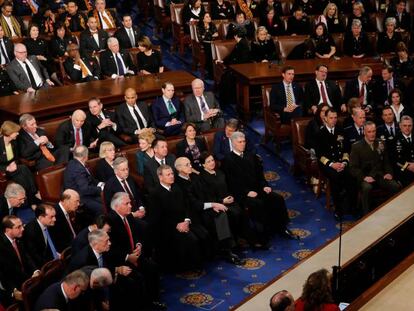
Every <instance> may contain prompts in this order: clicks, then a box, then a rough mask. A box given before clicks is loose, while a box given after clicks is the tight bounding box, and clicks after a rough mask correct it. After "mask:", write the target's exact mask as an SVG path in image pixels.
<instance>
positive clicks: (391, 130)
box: [390, 126, 394, 136]
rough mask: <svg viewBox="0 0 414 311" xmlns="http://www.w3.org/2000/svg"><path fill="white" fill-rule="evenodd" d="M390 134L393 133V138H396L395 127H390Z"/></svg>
mask: <svg viewBox="0 0 414 311" xmlns="http://www.w3.org/2000/svg"><path fill="white" fill-rule="evenodd" d="M390 133H391V136H394V127H393V126H391V127H390Z"/></svg>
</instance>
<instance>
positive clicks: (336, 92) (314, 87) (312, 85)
mask: <svg viewBox="0 0 414 311" xmlns="http://www.w3.org/2000/svg"><path fill="white" fill-rule="evenodd" d="M319 90H320V84H317V83H316V80H315V79H313V80H312V81H309V82H308V83H306V85H305V106H306V110H309V109H310V108H311V107H312V106H313V105H315V106H317V105H318V104H319V102H320V101H321V95H320V94H319ZM325 90H326V96H327V97H328V98H329V101H330V102H331V104H332V106H333V108H334V109H335V110H336V111H338V112H339V111H341V105H342V95H341V90H340V89H339V86H338V85H337V84H336V83H335V82H334V81H329V80H325Z"/></svg>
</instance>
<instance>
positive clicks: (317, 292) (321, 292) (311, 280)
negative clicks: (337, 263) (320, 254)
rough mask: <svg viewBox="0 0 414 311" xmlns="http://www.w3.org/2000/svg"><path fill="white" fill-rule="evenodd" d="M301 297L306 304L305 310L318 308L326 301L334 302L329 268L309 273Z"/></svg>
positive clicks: (311, 310)
mask: <svg viewBox="0 0 414 311" xmlns="http://www.w3.org/2000/svg"><path fill="white" fill-rule="evenodd" d="M301 299H302V300H303V302H304V304H305V308H304V311H313V310H318V309H319V308H320V306H322V305H323V304H325V303H333V299H332V291H331V284H330V278H329V276H328V270H326V269H321V270H318V271H316V272H313V273H312V274H311V275H309V277H308V279H307V280H306V282H305V285H303V291H302V296H301Z"/></svg>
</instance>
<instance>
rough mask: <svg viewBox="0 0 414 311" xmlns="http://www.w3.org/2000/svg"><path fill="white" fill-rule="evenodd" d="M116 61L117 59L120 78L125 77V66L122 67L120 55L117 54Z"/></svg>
mask: <svg viewBox="0 0 414 311" xmlns="http://www.w3.org/2000/svg"><path fill="white" fill-rule="evenodd" d="M115 59H116V64H117V65H118V76H123V75H125V71H124V66H123V65H122V60H121V58H120V57H119V54H116V56H115Z"/></svg>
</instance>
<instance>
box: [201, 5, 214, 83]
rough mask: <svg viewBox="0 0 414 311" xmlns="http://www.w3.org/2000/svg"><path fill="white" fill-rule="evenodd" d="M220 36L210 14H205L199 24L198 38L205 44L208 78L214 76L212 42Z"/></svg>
mask: <svg viewBox="0 0 414 311" xmlns="http://www.w3.org/2000/svg"><path fill="white" fill-rule="evenodd" d="M218 36H219V34H218V31H217V27H216V25H214V23H212V22H211V17H210V13H205V14H204V16H203V17H202V19H200V21H199V22H198V24H197V38H198V40H199V42H201V43H202V44H203V47H204V55H205V60H206V68H205V69H206V71H207V76H208V77H212V76H213V56H212V54H211V41H213V40H216V39H217V38H218Z"/></svg>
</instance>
